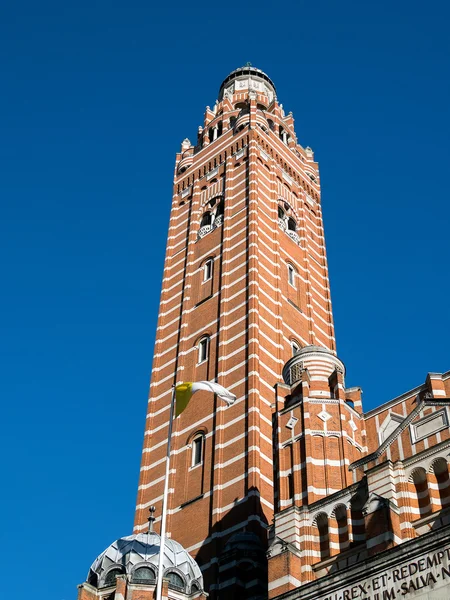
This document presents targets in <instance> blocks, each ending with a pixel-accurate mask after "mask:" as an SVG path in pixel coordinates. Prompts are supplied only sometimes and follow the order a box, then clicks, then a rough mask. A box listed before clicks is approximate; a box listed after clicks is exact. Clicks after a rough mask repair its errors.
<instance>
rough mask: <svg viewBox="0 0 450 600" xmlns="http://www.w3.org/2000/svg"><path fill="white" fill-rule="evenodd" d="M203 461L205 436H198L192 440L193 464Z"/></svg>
mask: <svg viewBox="0 0 450 600" xmlns="http://www.w3.org/2000/svg"><path fill="white" fill-rule="evenodd" d="M202 462H203V437H202V436H198V437H196V438H195V439H194V440H193V442H192V466H193V467H195V466H197V465H199V464H201V463H202Z"/></svg>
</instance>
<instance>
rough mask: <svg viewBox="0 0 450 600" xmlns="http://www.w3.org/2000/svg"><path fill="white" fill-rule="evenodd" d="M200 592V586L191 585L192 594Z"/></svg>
mask: <svg viewBox="0 0 450 600" xmlns="http://www.w3.org/2000/svg"><path fill="white" fill-rule="evenodd" d="M199 591H200V586H199V585H198V583H195V582H194V583H193V584H192V585H191V594H195V592H199Z"/></svg>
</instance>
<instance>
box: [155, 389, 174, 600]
mask: <svg viewBox="0 0 450 600" xmlns="http://www.w3.org/2000/svg"><path fill="white" fill-rule="evenodd" d="M174 412H175V384H174V385H173V386H172V401H171V403H170V417H169V432H168V434H167V455H166V477H165V480H164V495H163V506H162V515H161V533H160V540H161V541H160V545H159V561H158V580H157V584H156V600H162V581H163V569H164V566H163V559H164V546H165V542H166V517H167V504H168V496H169V473H170V445H171V441H172V427H173V415H174Z"/></svg>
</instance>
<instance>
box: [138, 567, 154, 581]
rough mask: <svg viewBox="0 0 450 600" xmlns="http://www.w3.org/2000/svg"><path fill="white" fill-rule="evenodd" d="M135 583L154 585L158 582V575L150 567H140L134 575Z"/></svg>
mask: <svg viewBox="0 0 450 600" xmlns="http://www.w3.org/2000/svg"><path fill="white" fill-rule="evenodd" d="M133 581H134V582H135V583H152V582H154V581H156V574H155V572H154V571H153V569H150V567H139V568H138V569H136V570H135V571H134V573H133Z"/></svg>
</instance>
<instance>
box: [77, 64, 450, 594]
mask: <svg viewBox="0 0 450 600" xmlns="http://www.w3.org/2000/svg"><path fill="white" fill-rule="evenodd" d="M344 376H345V367H344V365H343V363H342V362H341V360H340V359H339V358H338V357H337V355H336V350H335V341H334V332H333V318H332V311H331V302H330V293H329V283H328V273H327V262H326V253H325V245H324V237H323V226H322V213H321V203H320V185H319V174H318V166H317V163H316V162H315V161H314V157H313V153H312V150H311V149H310V148H306V149H304V148H302V147H301V146H300V145H299V144H298V143H297V138H296V134H295V130H294V119H293V117H292V114H291V113H289V115H287V116H286V115H285V113H284V111H283V107H282V105H281V104H279V103H278V101H277V97H276V90H275V86H274V84H273V83H272V81H271V80H270V79H269V78H268V77H267V75H265V74H264V73H263V72H262V71H260V70H258V69H255V68H253V67H250V66H247V67H243V68H241V69H237V70H236V71H233V72H232V73H231V74H230V75H229V76H228V77H227V78H226V79H225V81H224V82H223V83H222V85H221V87H220V90H219V96H218V101H217V102H216V104H215V106H214V108H213V109H212V110H211V109H210V108H209V107H207V108H206V112H205V119H204V123H203V127H200V128H199V132H198V140H197V143H196V145H192V144H191V142H190V141H189V140H187V139H186V140H184V142H183V143H182V146H181V152H180V153H179V154H178V155H177V158H176V165H175V176H174V189H173V200H172V212H171V217H170V225H169V236H168V244H167V252H166V260H165V268H164V278H163V285H162V295H161V304H160V313H159V319H158V328H157V334H156V344H155V355H154V363H153V372H152V381H151V387H150V397H149V403H148V414H147V420H146V429H145V438H144V449H143V455H142V465H141V474H140V481H139V491H138V500H137V507H136V516H135V526H134V533H133V535H130V536H126V537H123V538H120V539H118V540H116V541H115V542H113V543H112V544H111V545H110V546H109V547H108V548H107V549H106V550H105V551H104V552H103V553H102V554H101V555H99V557H98V558H97V559H96V560H95V561H94V562H93V563H92V566H91V568H90V569H89V573H88V576H87V579H86V581H85V582H84V583H83V584H81V585H80V586H79V596H78V598H79V600H123V599H124V598H127V600H154V598H155V582H156V578H157V576H158V575H161V581H163V599H164V600H183V599H186V600H193V599H194V598H195V599H197V598H206V597H207V596H208V594H209V597H210V599H211V600H219V599H220V600H266V599H267V598H270V599H272V600H356V599H358V600H369V599H370V600H400V599H401V600H410V599H411V598H416V599H417V600H419V599H421V600H425V599H431V598H433V599H435V600H438V599H439V600H441V599H443V598H450V477H449V468H448V461H449V458H450V372H448V373H443V374H441V373H429V374H428V376H427V378H426V381H425V382H424V383H423V384H422V385H420V386H418V387H416V388H414V389H413V390H411V391H409V392H406V393H405V394H402V395H401V396H400V397H398V398H394V399H393V400H390V401H388V402H386V403H384V404H382V405H381V406H379V407H378V408H375V409H372V410H371V411H370V412H368V413H366V414H364V413H363V412H362V405H361V390H360V388H346V387H345V381H344ZM202 380H209V381H216V382H217V383H219V384H221V385H223V386H224V387H226V388H227V389H228V390H230V391H232V392H233V393H234V394H235V395H236V396H237V400H236V402H235V403H234V404H233V405H232V406H230V407H225V405H224V404H223V403H222V402H220V401H218V399H217V398H216V397H215V396H214V395H213V394H211V393H206V392H198V393H197V394H196V395H195V396H194V398H193V400H192V401H191V402H190V403H189V405H188V407H187V408H186V410H184V412H183V413H182V414H181V415H180V416H179V417H178V418H177V419H175V422H174V433H173V438H172V457H171V471H170V481H169V496H168V499H169V511H168V520H167V530H168V533H169V536H170V538H171V539H170V540H168V542H167V546H166V549H165V552H164V554H163V555H162V558H161V561H159V560H158V559H159V558H160V557H161V555H160V547H161V546H160V537H159V529H160V518H161V517H160V516H161V504H162V496H163V486H164V472H165V454H166V447H167V434H168V425H169V423H168V421H169V409H170V402H171V394H172V386H173V385H174V384H176V383H181V382H183V381H185V382H188V381H202ZM149 509H150V515H151V516H150V518H148V510H149ZM155 515H156V518H155ZM147 521H149V522H150V526H149V525H148V523H147ZM154 522H155V523H154ZM159 568H161V569H162V573H158V569H159ZM445 590H447V592H445Z"/></svg>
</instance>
